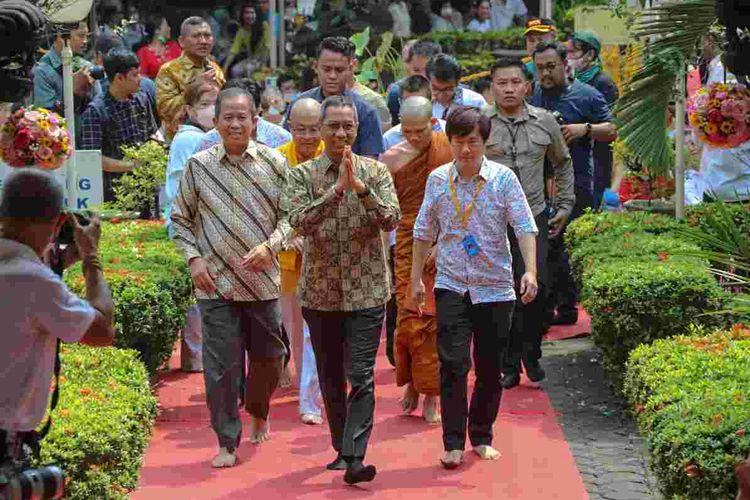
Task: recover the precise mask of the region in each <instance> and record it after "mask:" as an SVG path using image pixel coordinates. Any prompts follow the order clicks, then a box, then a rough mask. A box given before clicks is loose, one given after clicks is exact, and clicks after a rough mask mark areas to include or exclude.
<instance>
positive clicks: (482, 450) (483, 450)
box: [474, 444, 500, 460]
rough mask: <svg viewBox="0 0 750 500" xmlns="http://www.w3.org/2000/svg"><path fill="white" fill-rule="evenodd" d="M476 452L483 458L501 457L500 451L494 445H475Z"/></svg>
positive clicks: (495, 458)
mask: <svg viewBox="0 0 750 500" xmlns="http://www.w3.org/2000/svg"><path fill="white" fill-rule="evenodd" d="M474 453H476V454H477V455H479V458H481V459H482V460H497V459H498V458H500V452H499V451H497V450H496V449H495V448H493V447H492V446H487V445H486V444H480V445H479V446H475V447H474Z"/></svg>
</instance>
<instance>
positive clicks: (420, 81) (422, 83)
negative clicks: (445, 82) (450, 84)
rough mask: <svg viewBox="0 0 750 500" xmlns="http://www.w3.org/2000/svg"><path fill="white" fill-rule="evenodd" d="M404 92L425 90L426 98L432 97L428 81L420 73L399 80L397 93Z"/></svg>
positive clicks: (401, 93)
mask: <svg viewBox="0 0 750 500" xmlns="http://www.w3.org/2000/svg"><path fill="white" fill-rule="evenodd" d="M404 92H426V94H427V98H428V99H432V90H431V89H430V81H429V80H428V79H427V78H425V77H423V76H422V75H412V76H409V77H407V78H405V79H404V80H403V81H402V82H400V83H399V84H398V94H399V95H403V93H404Z"/></svg>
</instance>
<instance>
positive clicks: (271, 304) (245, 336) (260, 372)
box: [198, 300, 287, 451]
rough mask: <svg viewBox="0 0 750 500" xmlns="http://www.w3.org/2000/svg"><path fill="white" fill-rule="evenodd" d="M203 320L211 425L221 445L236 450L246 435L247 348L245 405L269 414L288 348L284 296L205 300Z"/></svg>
mask: <svg viewBox="0 0 750 500" xmlns="http://www.w3.org/2000/svg"><path fill="white" fill-rule="evenodd" d="M198 305H199V307H200V310H201V319H202V322H203V378H204V381H205V384H206V402H207V403H208V409H209V411H210V413H211V427H212V428H213V430H214V432H215V433H216V436H217V437H218V440H219V446H220V447H222V448H227V449H229V450H230V451H234V450H235V449H236V448H237V446H238V445H239V443H240V438H241V436H242V422H241V421H240V414H239V407H238V402H239V400H240V390H241V386H242V384H241V379H242V375H243V373H244V370H243V366H242V365H243V362H244V361H243V360H244V356H243V352H244V351H247V353H248V357H249V359H250V370H249V372H248V377H247V378H248V380H247V382H246V394H245V409H246V410H247V412H248V413H250V414H251V415H253V416H255V417H259V418H262V419H264V420H265V419H267V418H268V409H269V403H270V400H271V396H272V395H273V392H274V391H275V390H276V387H277V386H278V384H279V378H280V377H281V372H282V369H283V366H284V356H286V354H287V350H286V347H285V345H284V341H283V334H282V331H281V308H280V306H279V301H278V300H268V301H261V302H231V301H225V300H199V301H198Z"/></svg>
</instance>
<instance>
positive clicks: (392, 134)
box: [383, 119, 445, 151]
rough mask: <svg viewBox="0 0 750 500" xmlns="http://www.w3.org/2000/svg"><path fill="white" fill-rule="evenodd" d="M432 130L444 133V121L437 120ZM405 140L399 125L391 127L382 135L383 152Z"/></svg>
mask: <svg viewBox="0 0 750 500" xmlns="http://www.w3.org/2000/svg"><path fill="white" fill-rule="evenodd" d="M432 130H434V131H435V132H444V131H445V121H444V120H440V119H438V122H437V123H436V124H435V125H433V126H432ZM405 140H406V139H405V138H404V134H403V133H402V132H401V124H400V123H399V124H398V125H396V126H395V127H391V128H390V129H389V130H388V132H386V133H385V134H383V144H384V145H385V150H386V151H388V150H389V149H391V148H392V147H393V146H395V145H396V144H400V143H402V142H404V141H405Z"/></svg>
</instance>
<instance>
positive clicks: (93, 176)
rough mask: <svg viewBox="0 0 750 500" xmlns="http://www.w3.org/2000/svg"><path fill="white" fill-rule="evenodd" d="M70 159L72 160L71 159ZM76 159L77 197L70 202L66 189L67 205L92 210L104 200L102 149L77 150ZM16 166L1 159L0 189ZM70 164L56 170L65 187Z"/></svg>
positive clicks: (71, 207) (72, 207)
mask: <svg viewBox="0 0 750 500" xmlns="http://www.w3.org/2000/svg"><path fill="white" fill-rule="evenodd" d="M69 161H70V160H69ZM73 161H75V172H76V173H75V198H74V199H73V200H71V201H72V203H69V202H68V197H67V193H68V191H67V190H66V191H65V193H66V196H65V206H66V207H67V208H69V209H71V210H90V209H92V208H94V207H96V206H97V205H101V204H102V202H103V201H104V189H103V186H102V154H101V152H100V151H76V152H75V155H74V159H73ZM13 168H14V167H11V166H8V165H6V164H5V163H3V162H2V161H0V189H2V186H3V181H4V179H5V177H6V176H7V175H8V174H9V173H10V172H12V171H13ZM67 170H68V166H67V164H63V166H62V167H60V168H58V169H57V170H55V171H54V173H55V174H56V175H57V177H58V178H59V179H60V183H61V184H62V186H63V187H65V186H66V185H67V184H66V177H67V176H66V174H67Z"/></svg>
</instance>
